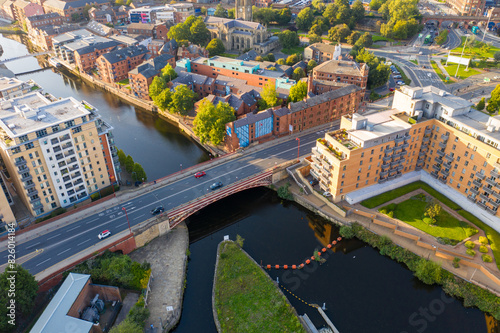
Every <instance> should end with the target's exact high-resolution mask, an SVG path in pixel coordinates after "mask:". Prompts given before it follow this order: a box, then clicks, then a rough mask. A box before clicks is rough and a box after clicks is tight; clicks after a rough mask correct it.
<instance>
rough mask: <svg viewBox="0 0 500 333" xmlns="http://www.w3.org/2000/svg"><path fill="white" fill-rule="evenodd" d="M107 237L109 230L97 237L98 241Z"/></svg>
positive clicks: (109, 233)
mask: <svg viewBox="0 0 500 333" xmlns="http://www.w3.org/2000/svg"><path fill="white" fill-rule="evenodd" d="M109 235H111V231H109V230H104V231H103V232H101V233H100V234H99V235H97V237H98V238H99V239H104V238H106V237H108V236H109Z"/></svg>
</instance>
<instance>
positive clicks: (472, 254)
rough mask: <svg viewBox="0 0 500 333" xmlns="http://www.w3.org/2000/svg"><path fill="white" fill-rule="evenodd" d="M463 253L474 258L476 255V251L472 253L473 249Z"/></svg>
mask: <svg viewBox="0 0 500 333" xmlns="http://www.w3.org/2000/svg"><path fill="white" fill-rule="evenodd" d="M465 253H467V254H468V255H470V256H471V257H474V256H475V255H476V251H474V250H473V249H467V251H465Z"/></svg>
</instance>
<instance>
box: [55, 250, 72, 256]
mask: <svg viewBox="0 0 500 333" xmlns="http://www.w3.org/2000/svg"><path fill="white" fill-rule="evenodd" d="M69 250H71V249H66V250H64V251H62V252H59V253H58V254H57V255H58V256H60V255H61V254H63V253H64V252H68V251H69Z"/></svg>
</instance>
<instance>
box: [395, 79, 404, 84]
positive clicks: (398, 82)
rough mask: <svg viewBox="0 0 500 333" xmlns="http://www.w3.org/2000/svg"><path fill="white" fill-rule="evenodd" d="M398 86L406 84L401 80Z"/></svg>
mask: <svg viewBox="0 0 500 333" xmlns="http://www.w3.org/2000/svg"><path fill="white" fill-rule="evenodd" d="M396 84H399V85H404V84H405V83H404V82H403V81H402V80H399V81H397V82H396Z"/></svg>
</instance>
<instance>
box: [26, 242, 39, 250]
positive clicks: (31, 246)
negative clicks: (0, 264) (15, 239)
mask: <svg viewBox="0 0 500 333" xmlns="http://www.w3.org/2000/svg"><path fill="white" fill-rule="evenodd" d="M38 244H40V242H38V243H36V244H33V245H30V246H28V247H27V248H26V250H27V249H29V248H30V247H33V246H36V245H38Z"/></svg>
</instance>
